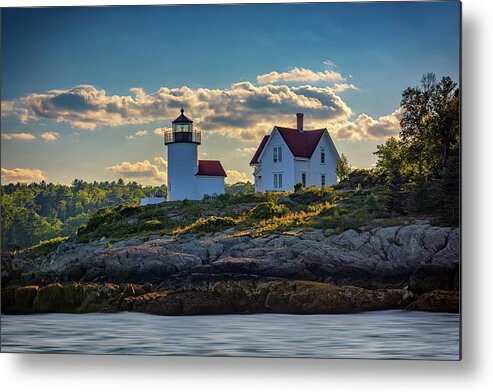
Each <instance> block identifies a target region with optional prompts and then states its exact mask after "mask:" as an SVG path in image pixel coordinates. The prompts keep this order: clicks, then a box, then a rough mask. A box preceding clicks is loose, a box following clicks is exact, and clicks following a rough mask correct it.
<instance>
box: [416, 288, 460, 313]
mask: <svg viewBox="0 0 493 392" xmlns="http://www.w3.org/2000/svg"><path fill="white" fill-rule="evenodd" d="M406 309H408V310H420V311H424V312H445V313H459V311H460V296H459V292H458V291H444V290H434V291H430V292H428V293H425V294H423V295H421V296H420V297H419V298H418V299H417V300H416V301H414V302H412V303H411V304H409V305H408V306H407V307H406Z"/></svg>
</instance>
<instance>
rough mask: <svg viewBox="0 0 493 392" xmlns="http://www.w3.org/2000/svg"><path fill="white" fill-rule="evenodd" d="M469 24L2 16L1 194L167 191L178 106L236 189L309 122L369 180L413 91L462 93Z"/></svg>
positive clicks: (137, 14)
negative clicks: (102, 187) (423, 85)
mask: <svg viewBox="0 0 493 392" xmlns="http://www.w3.org/2000/svg"><path fill="white" fill-rule="evenodd" d="M459 27H460V4H459V2H455V1H451V2H404V3H402V2H401V3H386V2H383V3H332V4H331V3H326V4H270V5H269V4H265V5H263V4H260V5H258V4H256V5H205V6H204V5H194V6H140V7H137V6H133V7H63V8H4V9H2V10H1V33H2V34H1V46H2V47H1V50H2V52H1V55H2V70H1V72H2V73H1V103H2V106H1V153H2V155H1V175H2V184H4V183H7V182H11V181H12V182H17V181H21V182H32V181H34V182H39V181H41V180H45V181H48V182H55V183H63V184H69V183H71V181H72V180H73V179H74V178H79V179H83V180H86V181H91V182H92V181H105V180H108V181H112V180H117V179H118V178H123V179H124V180H125V181H137V182H139V183H142V184H147V185H159V184H162V183H165V182H166V178H167V176H166V172H167V154H166V148H165V146H164V144H163V136H162V134H163V132H164V130H166V129H168V128H169V127H170V126H171V121H173V120H174V119H175V118H176V117H178V115H179V114H180V112H179V111H180V108H181V107H182V106H183V107H184V109H185V114H186V115H187V116H189V117H192V118H193V120H194V127H195V128H196V129H199V130H201V131H202V145H200V146H199V159H220V160H221V162H222V164H223V166H224V168H225V170H226V172H227V174H228V178H227V180H226V181H227V182H229V183H234V182H237V181H245V180H250V181H252V179H253V177H252V169H251V168H250V166H249V161H250V159H251V157H252V155H253V153H254V151H255V149H256V147H257V146H258V143H259V141H260V140H261V138H262V136H263V135H265V134H269V133H270V132H271V131H272V128H273V127H274V126H275V125H278V126H286V127H295V125H296V115H295V113H297V112H302V113H304V114H305V129H317V128H327V129H328V130H329V133H330V134H331V137H332V139H333V140H334V143H335V145H336V147H337V149H338V151H339V153H340V154H345V155H346V156H347V157H348V159H349V162H350V163H351V164H352V166H354V167H362V168H363V167H370V166H371V165H373V164H374V163H375V155H374V154H373V152H374V151H375V150H376V146H377V145H378V144H382V143H384V142H385V140H386V139H387V138H388V137H390V136H394V135H397V134H398V132H399V105H400V99H401V94H402V91H403V90H404V89H405V88H406V87H408V86H416V85H418V84H419V82H420V79H421V77H422V75H423V74H425V73H428V72H433V73H435V74H436V76H437V78H441V77H443V76H450V77H452V79H453V80H454V81H456V82H458V81H459V58H460V57H459V56H460V54H459V50H460V28H459Z"/></svg>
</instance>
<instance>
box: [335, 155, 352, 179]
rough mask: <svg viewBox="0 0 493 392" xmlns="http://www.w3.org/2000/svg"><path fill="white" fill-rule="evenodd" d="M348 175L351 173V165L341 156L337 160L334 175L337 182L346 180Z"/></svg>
mask: <svg viewBox="0 0 493 392" xmlns="http://www.w3.org/2000/svg"><path fill="white" fill-rule="evenodd" d="M349 173H351V165H350V164H349V161H348V159H347V157H346V156H345V155H344V154H342V155H341V157H340V158H338V159H337V166H336V175H337V178H338V179H339V181H340V182H341V181H344V180H346V179H347V178H348V176H349Z"/></svg>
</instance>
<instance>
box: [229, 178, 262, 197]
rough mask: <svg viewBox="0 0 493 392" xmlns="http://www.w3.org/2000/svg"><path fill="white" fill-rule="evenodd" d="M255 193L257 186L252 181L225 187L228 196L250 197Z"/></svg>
mask: <svg viewBox="0 0 493 392" xmlns="http://www.w3.org/2000/svg"><path fill="white" fill-rule="evenodd" d="M254 192H255V186H254V185H253V184H252V183H251V182H250V181H247V182H237V183H235V184H225V185H224V193H225V194H227V195H250V194H252V193H254Z"/></svg>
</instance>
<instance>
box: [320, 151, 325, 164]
mask: <svg viewBox="0 0 493 392" xmlns="http://www.w3.org/2000/svg"><path fill="white" fill-rule="evenodd" d="M320 163H321V164H322V165H324V164H325V148H321V149H320Z"/></svg>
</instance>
